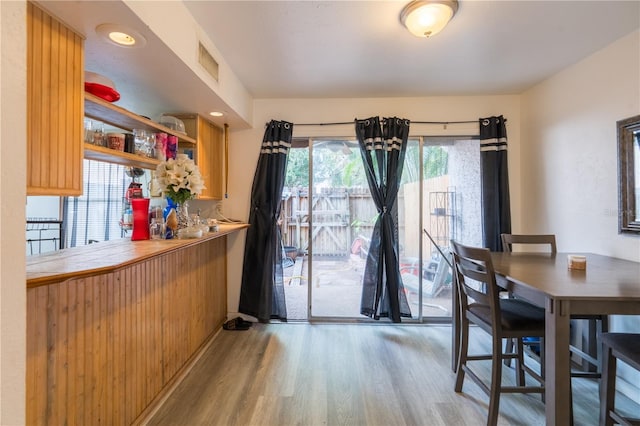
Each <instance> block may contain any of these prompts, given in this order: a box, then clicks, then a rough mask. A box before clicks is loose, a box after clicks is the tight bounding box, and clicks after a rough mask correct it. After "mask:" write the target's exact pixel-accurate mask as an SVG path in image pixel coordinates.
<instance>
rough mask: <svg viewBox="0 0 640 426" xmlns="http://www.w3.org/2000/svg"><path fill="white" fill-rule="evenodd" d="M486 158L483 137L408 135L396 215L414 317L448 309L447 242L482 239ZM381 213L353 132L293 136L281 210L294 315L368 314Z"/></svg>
mask: <svg viewBox="0 0 640 426" xmlns="http://www.w3.org/2000/svg"><path fill="white" fill-rule="evenodd" d="M479 158H480V157H479V144H478V141H477V140H475V141H474V140H468V139H467V140H460V139H459V138H437V139H436V138H412V139H410V140H409V146H408V148H407V155H406V159H405V165H404V170H403V176H402V183H401V187H400V191H399V195H398V204H397V214H398V233H399V249H400V252H399V256H400V272H401V275H402V279H403V283H404V287H405V292H406V294H407V297H408V300H409V303H410V307H411V314H412V319H411V320H413V321H446V320H448V319H449V318H450V317H451V271H450V268H449V266H448V261H449V241H450V240H451V239H457V240H460V241H463V242H465V243H467V244H480V243H481V231H480V229H481V228H480V216H481V213H480V212H481V210H480V184H479V182H480V170H479V167H480V162H479ZM376 218H377V212H376V208H375V205H374V203H373V201H372V199H371V194H370V192H369V188H368V185H367V182H366V177H365V175H364V170H363V166H362V157H361V155H360V152H359V147H358V143H357V141H356V140H355V139H346V138H345V139H341V138H331V139H329V138H315V139H309V140H298V141H294V144H293V148H292V150H291V152H290V158H289V164H288V169H287V181H286V183H285V190H284V194H283V208H282V215H281V217H280V223H281V226H282V233H283V240H284V247H283V249H284V250H285V254H286V259H285V265H284V266H285V292H286V297H287V312H288V317H289V320H364V321H369V318H367V317H365V316H363V315H361V314H360V299H361V293H362V275H363V272H364V265H365V259H366V255H367V250H368V245H369V241H370V238H371V232H372V229H373V223H374V221H375V219H376ZM411 320H408V319H407V320H406V321H411Z"/></svg>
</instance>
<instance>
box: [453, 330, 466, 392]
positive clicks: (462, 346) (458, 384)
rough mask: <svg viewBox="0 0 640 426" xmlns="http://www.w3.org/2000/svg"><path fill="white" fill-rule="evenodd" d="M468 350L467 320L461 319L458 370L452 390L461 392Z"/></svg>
mask: <svg viewBox="0 0 640 426" xmlns="http://www.w3.org/2000/svg"><path fill="white" fill-rule="evenodd" d="M468 350H469V320H467V319H466V318H461V320H460V351H459V353H458V370H457V373H456V384H455V388H454V390H455V391H456V392H462V383H463V382H464V368H462V366H466V365H467V354H468Z"/></svg>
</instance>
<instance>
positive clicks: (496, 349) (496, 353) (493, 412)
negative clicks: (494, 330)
mask: <svg viewBox="0 0 640 426" xmlns="http://www.w3.org/2000/svg"><path fill="white" fill-rule="evenodd" d="M501 353H502V340H501V339H497V338H496V337H495V336H494V337H493V356H492V357H491V393H490V394H489V416H488V418H487V426H495V425H496V424H498V413H499V411H500V390H501V387H502V356H500V354H501Z"/></svg>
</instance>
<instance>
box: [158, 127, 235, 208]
mask: <svg viewBox="0 0 640 426" xmlns="http://www.w3.org/2000/svg"><path fill="white" fill-rule="evenodd" d="M169 115H171V116H173V117H176V118H179V119H180V120H182V121H183V122H184V127H185V131H186V132H187V135H188V136H190V137H192V138H194V139H196V143H195V145H192V144H181V143H178V147H179V149H180V151H182V152H185V151H188V150H193V157H194V160H195V162H196V164H197V165H198V168H199V169H200V173H201V174H202V177H203V178H204V182H205V183H204V184H205V186H206V187H207V188H206V189H205V190H204V191H202V194H200V196H199V197H198V199H200V200H222V198H223V196H224V155H225V152H224V140H223V136H224V132H223V130H222V129H221V128H219V127H217V126H216V125H214V124H213V123H211V122H210V121H208V120H206V119H204V118H202V117H201V116H199V115H197V114H169Z"/></svg>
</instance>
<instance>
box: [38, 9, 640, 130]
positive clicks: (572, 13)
mask: <svg viewBox="0 0 640 426" xmlns="http://www.w3.org/2000/svg"><path fill="white" fill-rule="evenodd" d="M183 3H184V4H185V5H186V7H187V8H188V10H189V11H190V12H191V14H192V15H193V17H194V19H195V20H196V21H197V22H198V24H199V25H200V27H201V29H202V31H204V32H205V33H206V34H207V35H208V37H209V38H210V39H211V40H212V41H213V43H214V44H215V46H216V48H217V49H218V50H219V51H220V53H221V54H222V57H223V58H224V61H226V62H227V63H228V64H229V65H230V67H231V69H232V70H233V71H234V73H235V74H236V75H237V76H238V78H239V79H240V80H241V82H242V83H243V84H244V86H245V87H246V89H247V90H248V91H249V93H250V94H251V95H252V96H253V97H254V98H316V97H391V96H394V97H396V96H397V97H401V96H437V95H486V94H517V93H521V92H522V91H523V90H526V89H527V88H529V87H531V86H532V85H535V84H536V83H539V82H540V81H542V80H544V79H545V78H547V77H549V76H551V75H553V74H554V73H556V72H558V71H560V70H561V69H563V68H565V67H567V66H569V65H571V64H573V63H576V62H578V61H580V60H581V59H583V58H585V57H586V56H588V55H590V54H592V53H594V52H595V51H597V50H599V49H601V48H603V47H605V46H607V45H608V44H610V43H611V42H613V41H615V40H617V39H618V38H620V37H622V36H624V35H627V34H629V33H630V32H632V31H633V30H635V29H637V28H639V27H640V0H632V1H610V0H602V1H560V0H555V1H519V0H518V1H504V0H503V1H478V0H461V1H460V5H459V9H458V12H457V14H456V15H455V17H454V18H453V20H452V21H451V22H450V23H449V25H448V26H447V27H446V28H445V29H444V30H443V31H442V32H441V33H440V34H438V35H436V36H434V37H433V38H430V39H422V38H417V37H414V36H412V35H411V34H409V32H408V31H406V29H405V28H404V27H403V26H402V24H401V23H400V19H399V15H400V11H401V10H402V8H403V6H404V5H405V4H406V2H404V1H241V0H236V1H202V0H198V1H195V0H185V1H184V2H183ZM41 4H42V5H43V6H44V7H45V8H47V9H49V10H50V11H51V12H52V13H53V14H54V15H56V16H58V17H59V18H60V19H62V20H63V21H65V22H66V23H67V24H69V25H70V26H72V27H73V28H74V29H76V30H77V31H79V32H80V33H81V34H83V35H84V36H85V37H86V52H87V53H86V68H87V69H89V70H92V71H97V72H101V73H104V74H106V75H108V76H109V77H111V78H112V79H113V80H114V81H115V82H116V85H117V88H118V91H120V93H121V94H122V101H120V102H121V103H122V106H124V107H125V108H130V109H132V110H135V111H141V113H144V112H145V111H148V114H145V115H154V114H157V113H158V112H159V111H176V110H183V111H184V110H189V111H195V112H199V113H206V112H207V111H210V110H211V109H212V108H214V106H212V103H216V102H217V103H218V104H219V105H221V107H222V109H224V107H225V106H226V105H223V104H224V103H223V102H222V100H221V99H220V98H219V97H218V96H217V95H216V94H215V93H204V92H210V91H209V90H208V89H207V87H206V85H204V83H202V82H201V81H199V79H197V77H196V78H194V75H193V73H192V72H190V70H189V69H188V67H186V66H185V65H184V64H183V63H181V61H180V60H179V59H178V58H177V57H175V55H173V54H172V53H171V52H170V50H169V49H168V48H167V47H166V46H165V45H164V44H163V43H162V42H161V41H160V40H158V39H156V38H155V37H154V35H153V34H148V33H145V35H146V36H147V38H148V39H149V43H148V44H147V46H146V47H145V48H144V49H119V48H114V47H111V46H109V45H107V44H105V43H104V42H102V41H101V40H99V39H98V37H97V36H96V34H95V31H94V28H95V26H96V25H98V24H100V23H104V22H118V23H122V24H126V25H130V26H133V27H134V28H145V29H146V30H147V32H149V31H148V28H146V26H145V25H144V23H142V22H140V21H139V19H138V17H137V16H136V15H135V14H133V13H132V12H131V10H130V9H129V8H128V7H126V6H125V5H124V4H123V3H122V2H120V1H110V2H101V1H73V2H68V1H59V2H58V1H56V2H54V1H44V2H42V3H41ZM158 5H159V6H162V2H158ZM167 25H170V16H168V17H167ZM639 78H640V77H639ZM152 118H154V117H152ZM234 120H238V117H236V116H235V115H234V114H233V112H231V113H230V114H229V116H228V117H226V118H225V119H223V121H227V122H230V124H233V122H234Z"/></svg>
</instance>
